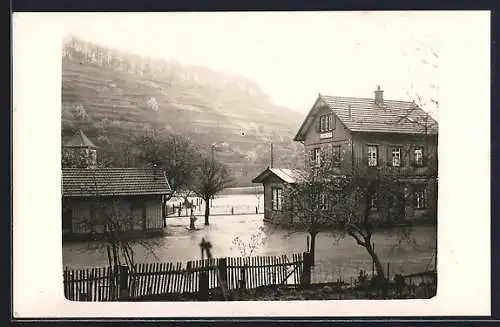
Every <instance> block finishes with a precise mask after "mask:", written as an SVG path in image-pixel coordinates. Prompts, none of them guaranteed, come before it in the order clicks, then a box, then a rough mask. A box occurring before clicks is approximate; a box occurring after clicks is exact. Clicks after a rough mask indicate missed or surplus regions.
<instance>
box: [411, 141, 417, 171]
mask: <svg viewBox="0 0 500 327" xmlns="http://www.w3.org/2000/svg"><path fill="white" fill-rule="evenodd" d="M416 149H417V147H415V146H413V145H411V146H410V165H411V166H413V167H416V166H417V163H416V161H415V150H416Z"/></svg>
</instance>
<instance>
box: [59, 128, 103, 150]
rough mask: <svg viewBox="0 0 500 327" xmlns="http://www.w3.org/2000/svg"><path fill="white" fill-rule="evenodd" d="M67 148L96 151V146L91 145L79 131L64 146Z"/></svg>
mask: <svg viewBox="0 0 500 327" xmlns="http://www.w3.org/2000/svg"><path fill="white" fill-rule="evenodd" d="M64 146H65V147H68V148H93V149H97V146H96V145H95V144H94V143H92V141H91V140H89V138H88V137H87V135H85V133H84V132H82V131H81V130H80V131H78V132H76V133H75V135H73V136H72V137H71V139H70V140H69V141H68V142H66V143H65V144H64Z"/></svg>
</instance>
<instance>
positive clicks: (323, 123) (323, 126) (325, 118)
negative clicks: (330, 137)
mask: <svg viewBox="0 0 500 327" xmlns="http://www.w3.org/2000/svg"><path fill="white" fill-rule="evenodd" d="M334 128H335V127H334V121H333V114H326V115H321V116H320V117H319V131H320V132H321V133H323V132H330V131H332V130H333V129H334Z"/></svg>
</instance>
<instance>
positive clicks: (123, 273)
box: [118, 265, 129, 300]
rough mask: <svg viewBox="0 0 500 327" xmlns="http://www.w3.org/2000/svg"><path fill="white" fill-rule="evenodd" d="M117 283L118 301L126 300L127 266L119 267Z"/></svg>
mask: <svg viewBox="0 0 500 327" xmlns="http://www.w3.org/2000/svg"><path fill="white" fill-rule="evenodd" d="M118 276H119V277H118V278H119V282H120V284H119V285H120V291H119V292H120V297H119V298H118V299H119V300H123V299H126V298H128V296H129V289H128V266H125V265H121V266H120V267H119V275H118Z"/></svg>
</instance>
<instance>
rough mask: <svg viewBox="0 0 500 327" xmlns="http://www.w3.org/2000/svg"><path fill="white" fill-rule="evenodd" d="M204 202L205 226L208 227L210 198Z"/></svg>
mask: <svg viewBox="0 0 500 327" xmlns="http://www.w3.org/2000/svg"><path fill="white" fill-rule="evenodd" d="M204 200H205V225H210V222H209V221H208V217H209V216H210V198H209V197H207V198H205V199H204Z"/></svg>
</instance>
